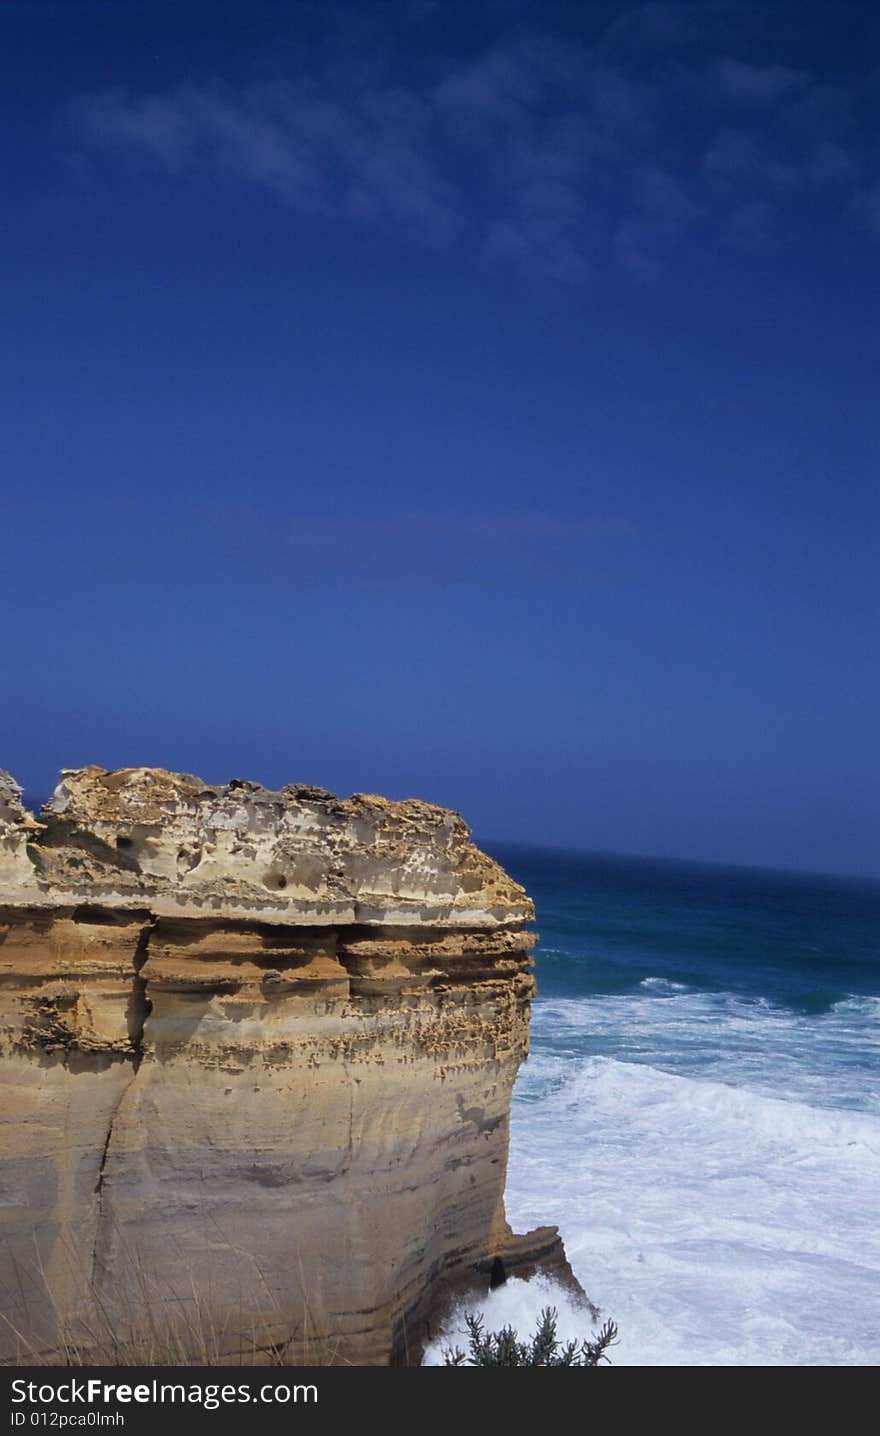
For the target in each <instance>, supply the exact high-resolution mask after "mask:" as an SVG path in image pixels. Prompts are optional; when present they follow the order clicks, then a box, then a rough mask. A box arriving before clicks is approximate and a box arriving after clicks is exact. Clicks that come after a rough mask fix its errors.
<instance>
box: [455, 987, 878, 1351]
mask: <svg viewBox="0 0 880 1436" xmlns="http://www.w3.org/2000/svg"><path fill="white" fill-rule="evenodd" d="M660 995H661V994H659V993H657V992H654V994H653V995H651V992H650V989H649V990H648V993H646V995H645V996H644V997H642V996H640V995H637V996H635V997H626V998H619V999H618V998H609V997H603V998H599V999H592V998H590V999H574V998H572V999H564V1000H563V999H559V1000H554V1001H546V1002H543V1003H540V1004H538V1006H537V1008H536V1014H535V1016H536V1023H535V1036H536V1042H535V1051H534V1055H533V1057H532V1058H531V1059H530V1060H529V1062H528V1063H527V1064H526V1066H525V1068H524V1070H523V1076H522V1079H521V1081H520V1083H519V1084H518V1088H517V1093H516V1097H515V1101H514V1107H513V1119H512V1134H511V1157H510V1171H509V1177H508V1190H507V1209H508V1215H509V1218H510V1220H511V1223H512V1224H513V1226H514V1228H515V1229H516V1230H518V1231H525V1230H527V1229H528V1228H529V1227H532V1226H535V1225H539V1224H543V1223H545V1222H555V1223H557V1224H558V1225H559V1227H560V1229H561V1231H562V1235H563V1237H564V1240H565V1244H566V1249H567V1252H568V1255H569V1258H570V1260H571V1262H572V1265H573V1267H574V1269H575V1272H576V1274H577V1275H578V1277H579V1279H580V1280H581V1282H582V1283H583V1285H584V1287H585V1288H586V1290H587V1291H588V1293H589V1295H590V1297H591V1298H592V1300H593V1301H594V1302H595V1303H596V1304H597V1305H598V1306H599V1307H600V1308H601V1310H602V1315H603V1317H604V1316H606V1315H607V1316H611V1317H613V1318H614V1319H615V1321H616V1322H617V1323H618V1326H619V1328H620V1334H621V1339H620V1344H619V1346H618V1347H617V1348H616V1349H615V1351H614V1353H613V1356H614V1360H615V1363H616V1364H623V1365H728V1364H730V1365H829V1364H832V1365H833V1364H846V1365H873V1364H876V1363H877V1362H878V1361H880V1310H878V1303H877V1291H878V1285H880V1230H878V1225H880V1224H878V1222H877V1200H878V1192H880V1115H878V1107H877V1102H876V1096H877V1093H876V1084H877V1080H878V1074H877V1067H876V1065H873V1064H875V1063H876V1042H877V1035H878V1034H877V1021H876V1019H877V1015H878V1006H880V1005H878V1004H876V1000H872V999H868V1000H864V999H853V1000H852V1002H844V1003H840V1004H838V1006H837V1007H835V1008H833V1009H832V1010H831V1011H830V1012H828V1013H827V1014H823V1015H821V1016H819V1017H816V1016H812V1017H809V1018H807V1017H804V1018H803V1019H802V1018H800V1017H798V1016H797V1015H796V1014H792V1013H786V1012H783V1011H779V1010H775V1009H773V1008H772V1007H771V1006H770V1005H769V1004H761V1003H746V1002H742V1001H740V1000H738V999H734V998H731V997H729V996H723V995H719V996H710V995H706V994H697V993H688V992H684V993H679V994H672V995H663V1000H662V1002H659V1001H658V1000H657V999H658V996H660ZM872 1003H873V1005H872ZM660 1008H662V1013H661V1012H659V1011H658V1009H660ZM710 1038H711V1040H710ZM593 1040H595V1041H597V1042H598V1041H601V1044H602V1046H603V1047H604V1048H605V1049H606V1052H607V1051H608V1050H612V1051H613V1050H615V1049H617V1050H618V1051H619V1052H620V1053H621V1054H623V1053H624V1052H625V1053H626V1054H627V1058H628V1059H629V1058H631V1057H632V1056H633V1055H635V1056H636V1058H637V1060H635V1061H633V1060H620V1058H619V1056H617V1055H613V1056H609V1055H590V1054H589V1047H590V1042H591V1041H593ZM706 1052H711V1057H710V1058H709V1059H708V1060H707V1059H706V1057H705V1054H706ZM664 1069H665V1070H664ZM835 1098H836V1099H837V1101H839V1102H842V1103H843V1106H838V1105H836V1104H835ZM548 1304H554V1305H556V1306H557V1307H558V1308H559V1311H560V1329H561V1333H562V1334H563V1336H566V1337H567V1336H574V1335H578V1334H580V1335H583V1334H584V1331H585V1330H586V1326H587V1323H586V1321H585V1316H584V1312H583V1311H582V1310H578V1309H577V1307H576V1306H574V1305H573V1304H572V1303H571V1301H570V1300H569V1298H568V1297H567V1296H566V1294H565V1293H564V1292H562V1291H560V1290H558V1289H557V1290H554V1289H553V1288H552V1287H548V1285H547V1284H546V1283H544V1282H532V1283H525V1282H509V1283H508V1284H507V1285H506V1286H505V1287H503V1288H501V1289H500V1290H498V1291H496V1292H493V1293H492V1294H491V1296H490V1297H489V1298H488V1299H487V1301H486V1303H485V1306H484V1309H485V1311H486V1316H487V1320H488V1321H489V1322H490V1323H491V1325H492V1326H493V1327H495V1326H498V1325H501V1324H503V1323H505V1322H511V1323H512V1324H513V1325H515V1326H517V1328H518V1329H519V1330H520V1333H521V1335H522V1334H525V1332H526V1330H527V1329H531V1328H532V1327H533V1326H534V1320H535V1317H536V1316H537V1314H538V1312H539V1310H540V1308H541V1307H542V1306H546V1305H548ZM449 1339H453V1340H456V1341H457V1342H458V1344H460V1345H465V1344H466V1343H465V1341H464V1337H463V1322H462V1319H461V1316H459V1319H458V1321H457V1323H456V1322H454V1323H453V1324H452V1326H451V1327H450V1329H449V1331H448V1333H447V1335H446V1338H445V1340H446V1341H447V1342H448V1340H449ZM443 1344H444V1342H443V1340H441V1341H440V1342H438V1344H437V1346H436V1347H435V1348H433V1350H432V1352H431V1353H430V1354H429V1359H430V1360H432V1361H435V1362H436V1361H438V1360H440V1359H442V1358H441V1355H440V1352H441V1350H442V1346H443Z"/></svg>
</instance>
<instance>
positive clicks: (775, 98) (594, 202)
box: [71, 3, 880, 282]
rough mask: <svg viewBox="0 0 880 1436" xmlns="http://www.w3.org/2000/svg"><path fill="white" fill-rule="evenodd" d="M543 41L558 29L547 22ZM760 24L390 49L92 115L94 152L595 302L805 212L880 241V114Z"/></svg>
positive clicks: (625, 27)
mask: <svg viewBox="0 0 880 1436" xmlns="http://www.w3.org/2000/svg"><path fill="white" fill-rule="evenodd" d="M535 13H536V14H537V16H538V18H539V19H540V14H541V12H540V10H538V11H537V12H535ZM755 24H756V15H755V9H754V7H749V6H741V5H738V4H723V3H722V4H713V3H709V4H707V5H705V6H703V5H700V6H694V5H682V4H649V5H641V6H634V7H633V8H632V9H631V10H629V11H628V12H625V13H624V14H623V15H622V16H621V17H620V18H619V19H618V20H617V21H615V22H614V24H612V25H610V26H609V27H608V28H607V29H606V31H605V32H604V33H603V34H601V35H599V36H597V37H596V39H595V41H594V43H592V44H591V45H589V46H586V45H578V44H573V43H571V42H570V41H565V42H563V41H562V40H561V39H560V38H558V37H556V36H554V35H551V34H548V33H546V30H544V29H540V28H538V29H533V30H532V31H531V32H529V33H524V32H523V31H522V30H520V31H518V32H517V33H516V35H505V34H504V33H499V35H498V36H497V37H496V39H495V40H494V42H493V43H491V44H490V45H488V46H487V47H486V48H485V49H484V50H483V51H481V52H479V53H476V54H472V55H471V56H469V57H468V58H467V59H466V60H458V61H452V60H449V59H448V58H444V57H443V56H441V55H440V54H425V55H422V57H421V60H422V63H421V65H420V68H419V72H418V77H417V78H414V75H413V67H412V65H411V64H407V65H404V64H403V63H402V62H401V60H400V59H399V57H398V58H397V59H396V58H395V51H394V46H393V44H392V43H391V42H390V40H387V41H386V42H385V43H383V44H382V45H380V46H378V47H377V49H376V54H375V56H372V57H371V58H370V60H369V62H368V63H362V64H351V63H340V61H339V59H338V57H331V58H330V59H329V60H328V59H327V58H326V57H325V59H324V60H323V61H322V62H321V63H319V64H316V63H310V64H309V65H305V64H300V65H292V66H289V67H287V68H283V67H281V66H279V65H275V66H274V67H273V68H272V70H271V75H270V78H268V79H267V78H266V77H265V75H263V76H262V77H261V78H259V79H252V80H249V81H246V82H239V83H236V84H232V83H224V82H222V81H219V80H213V81H211V82H210V83H209V82H201V83H194V82H189V83H182V84H180V85H178V86H176V87H175V88H171V89H168V90H165V91H161V92H157V93H154V94H138V93H133V92H131V91H126V90H122V89H120V90H115V91H112V92H105V93H101V94H91V95H84V96H81V97H79V99H78V100H77V101H76V102H75V103H74V105H73V107H72V110H71V115H72V122H73V125H74V128H75V130H76V133H77V135H78V137H79V140H80V142H81V145H82V146H83V147H85V149H87V150H88V151H91V152H94V151H97V150H99V149H100V150H104V151H106V152H115V153H126V154H128V155H139V156H141V157H142V158H143V159H145V160H147V161H148V162H150V163H153V164H155V165H158V166H160V167H161V168H162V169H164V170H165V171H167V172H168V174H169V175H170V176H173V177H176V178H177V179H182V178H184V177H186V176H189V175H197V174H200V175H208V176H210V175H215V176H223V177H226V178H227V179H231V180H235V181H239V182H241V183H247V184H250V185H254V186H258V187H260V188H262V189H264V190H267V191H270V192H271V193H272V194H274V195H275V196H276V197H277V198H278V199H279V200H280V201H281V202H283V203H284V204H285V205H287V206H289V207H290V208H291V209H292V210H294V211H296V212H297V213H299V214H301V215H305V216H316V217H323V218H325V219H337V220H340V219H342V220H346V221H349V222H355V223H360V224H372V225H379V226H386V227H388V229H389V230H393V231H394V233H395V234H398V235H408V236H410V237H411V238H416V239H418V240H420V241H422V242H426V243H429V244H432V245H440V246H443V245H447V246H448V245H459V246H462V247H464V248H466V249H467V248H469V249H470V250H471V251H475V252H476V253H478V254H480V255H482V256H484V257H485V258H486V259H491V260H504V261H507V262H513V263H515V264H516V265H519V266H521V267H522V268H524V269H526V270H528V271H531V272H533V273H542V274H548V275H551V276H553V277H555V278H557V279H561V280H565V281H571V282H579V281H582V280H584V279H585V278H587V277H588V276H589V275H590V274H591V273H593V272H595V270H596V269H597V268H601V267H602V266H605V265H607V264H608V263H611V264H615V265H617V266H619V267H620V268H621V269H622V270H624V271H625V272H626V273H628V274H630V275H632V276H634V277H637V278H640V279H645V278H651V277H654V276H656V275H657V274H658V273H660V272H662V269H663V267H664V265H665V264H666V263H667V262H669V259H670V257H671V256H672V255H673V254H674V252H675V250H676V248H677V247H678V246H679V245H680V244H681V243H682V241H683V240H685V239H686V238H687V236H689V235H695V234H701V235H703V236H704V237H708V238H709V239H711V238H712V236H713V235H714V236H721V237H734V238H735V237H736V236H737V235H739V234H743V233H749V234H752V235H755V234H758V233H763V234H766V233H767V232H768V230H769V229H770V228H771V227H772V225H773V224H774V223H776V222H779V221H780V220H781V219H783V218H784V216H785V214H786V213H787V212H789V211H790V210H791V209H792V208H793V207H795V206H797V205H798V204H799V203H800V202H802V201H803V200H804V199H805V198H809V196H811V195H812V194H815V193H817V192H821V191H823V190H825V189H827V188H828V187H829V186H831V187H834V188H836V190H837V192H838V196H839V203H838V208H839V210H840V211H841V213H842V214H848V215H850V216H851V218H853V219H855V220H856V221H857V222H865V221H866V220H867V222H868V224H869V225H873V224H874V223H875V218H874V217H875V215H876V211H877V204H876V194H877V192H878V183H880V174H878V167H877V165H876V164H874V168H873V172H872V162H873V160H874V159H875V157H874V156H873V155H872V152H871V149H870V146H869V144H868V142H867V140H866V138H865V136H866V135H867V134H869V133H870V125H869V123H868V121H869V119H870V118H871V114H873V118H876V107H877V102H878V101H877V95H876V93H874V92H872V90H871V87H870V84H869V83H868V81H866V84H865V86H863V87H849V88H847V87H844V86H841V85H839V84H836V83H830V82H829V81H828V80H827V79H825V78H822V77H817V76H814V75H811V74H809V73H807V72H806V71H805V70H803V69H802V68H799V67H796V66H793V65H790V64H788V63H786V57H785V56H779V57H776V58H767V57H765V58H764V59H762V60H761V61H760V62H759V61H758V60H756V59H755V58H754V55H752V53H751V51H750V43H751V38H752V31H753V30H754V28H755Z"/></svg>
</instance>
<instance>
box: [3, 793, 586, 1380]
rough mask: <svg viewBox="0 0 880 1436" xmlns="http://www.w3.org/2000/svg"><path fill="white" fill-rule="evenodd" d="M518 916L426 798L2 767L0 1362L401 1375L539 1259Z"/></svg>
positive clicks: (509, 888)
mask: <svg viewBox="0 0 880 1436" xmlns="http://www.w3.org/2000/svg"><path fill="white" fill-rule="evenodd" d="M532 915H533V913H532V906H531V903H530V901H529V899H528V897H527V896H526V894H525V892H524V891H523V889H522V888H521V887H519V886H518V885H517V884H516V883H514V882H513V881H512V880H511V879H510V878H509V877H508V876H507V875H506V874H505V873H504V872H503V871H502V869H501V868H499V867H498V865H497V864H496V863H494V862H493V861H492V860H491V859H490V858H488V857H487V856H486V855H485V854H483V853H481V852H479V850H478V849H477V848H475V847H474V846H473V844H472V843H471V842H470V839H469V832H468V829H467V827H466V826H465V824H464V823H463V822H462V820H461V818H459V817H458V816H457V814H454V813H451V812H448V811H446V810H444V809H441V808H437V807H434V806H433V805H431V804H428V803H423V802H416V801H407V802H400V803H395V802H389V801H387V800H385V799H383V798H378V797H367V796H363V795H356V796H355V797H353V798H348V799H345V800H341V799H339V798H337V797H335V796H333V795H332V794H330V793H327V792H324V791H323V790H321V789H318V788H310V787H305V786H302V785H293V786H290V787H287V788H283V789H282V790H281V791H280V792H269V791H267V790H266V789H264V788H262V787H260V786H259V785H257V784H255V783H246V782H232V783H229V784H227V785H225V786H222V787H220V786H211V785H209V784H205V783H203V782H202V781H201V780H200V779H198V778H195V777H192V776H189V775H184V774H174V773H167V772H164V771H162V770H158V769H144V768H138V769H123V770H119V771H115V772H110V771H107V770H105V769H102V768H96V767H89V768H84V769H80V770H76V771H71V772H65V773H64V774H63V775H62V781H61V783H60V785H59V787H58V788H57V790H56V792H55V795H54V797H53V798H52V800H51V801H50V802H49V803H48V804H47V805H46V806H45V807H44V808H43V810H42V812H41V814H40V817H39V819H36V818H34V817H33V816H32V815H31V814H29V813H27V812H26V811H25V809H24V808H23V806H22V803H21V794H20V790H19V789H18V787H17V785H16V784H15V783H14V782H13V780H12V779H11V778H9V777H8V775H6V774H0V1067H2V1081H3V1103H2V1117H0V1120H2V1127H0V1132H2V1149H0V1156H2V1161H0V1222H2V1235H3V1243H2V1248H0V1284H2V1293H3V1295H2V1303H3V1305H2V1314H3V1315H4V1317H5V1320H4V1321H3V1322H2V1323H0V1327H2V1330H0V1352H2V1356H3V1359H5V1360H7V1361H10V1360H11V1361H16V1360H25V1359H27V1358H29V1357H34V1356H43V1357H45V1356H47V1355H51V1354H52V1353H53V1352H56V1353H57V1352H58V1350H59V1349H60V1348H61V1347H63V1346H64V1344H65V1343H68V1344H69V1343H71V1341H75V1342H76V1343H78V1344H77V1345H76V1350H77V1351H83V1352H85V1351H86V1349H87V1348H88V1347H89V1343H90V1342H91V1344H92V1347H93V1348H95V1350H93V1353H92V1354H93V1355H94V1354H96V1355H98V1356H99V1357H100V1356H101V1355H102V1354H103V1355H104V1357H105V1358H106V1359H112V1358H113V1352H112V1351H107V1350H106V1349H105V1350H104V1351H103V1353H102V1352H101V1351H100V1350H97V1349H96V1348H98V1347H100V1346H101V1345H102V1344H103V1345H104V1347H105V1348H106V1345H107V1334H108V1331H110V1330H111V1329H112V1330H113V1331H115V1332H117V1333H118V1332H120V1331H124V1332H126V1333H135V1334H138V1333H140V1334H138V1336H137V1339H139V1340H142V1341H146V1340H147V1339H148V1337H149V1332H152V1336H151V1337H149V1340H152V1342H153V1350H154V1352H155V1353H156V1354H160V1355H161V1354H166V1353H163V1352H162V1351H161V1343H162V1341H168V1340H170V1339H171V1338H170V1337H169V1335H168V1334H169V1333H171V1334H172V1336H173V1342H174V1344H175V1346H176V1347H177V1348H179V1351H180V1353H181V1354H184V1353H185V1352H187V1351H188V1352H190V1353H191V1354H192V1356H193V1358H194V1359H197V1358H198V1357H199V1355H202V1356H204V1355H205V1354H206V1353H209V1354H210V1355H212V1356H218V1355H226V1356H229V1357H233V1358H237V1357H239V1356H244V1357H245V1358H246V1359H253V1360H261V1359H266V1360H269V1359H274V1358H275V1357H276V1356H278V1355H279V1354H283V1356H284V1358H285V1359H288V1360H291V1361H297V1360H306V1361H309V1360H328V1359H337V1360H345V1361H353V1362H356V1363H381V1362H387V1361H389V1360H391V1361H404V1360H407V1359H414V1358H415V1357H416V1356H417V1354H418V1351H419V1349H420V1347H421V1344H422V1342H423V1340H424V1338H425V1336H426V1334H427V1333H428V1331H429V1330H430V1325H431V1322H432V1320H433V1318H434V1317H435V1315H436V1313H437V1311H438V1308H439V1306H440V1304H441V1303H442V1301H443V1300H444V1298H446V1297H447V1296H448V1294H449V1293H450V1292H453V1291H455V1290H458V1289H462V1288H465V1287H467V1286H468V1285H471V1284H473V1283H475V1282H485V1281H487V1280H488V1279H489V1277H490V1276H492V1275H494V1277H495V1278H497V1277H499V1276H500V1275H502V1274H503V1273H505V1272H510V1271H517V1272H525V1271H529V1270H531V1269H534V1268H535V1266H536V1265H540V1266H543V1267H544V1268H545V1269H556V1270H557V1271H561V1270H564V1269H565V1263H564V1256H563V1255H562V1251H561V1246H560V1244H559V1241H558V1237H557V1236H556V1233H555V1230H554V1229H552V1228H542V1229H540V1230H539V1231H537V1232H534V1233H531V1234H529V1236H528V1237H525V1238H514V1237H513V1236H512V1234H511V1232H510V1229H509V1227H508V1225H507V1222H506V1220H505V1216H504V1205H503V1191H504V1179H505V1169H506V1161H507V1142H508V1118H509V1103H510V1092H511V1087H512V1084H513V1080H514V1077H515V1075H516V1071H517V1068H518V1066H519V1063H520V1061H521V1060H522V1058H523V1056H524V1055H525V1053H526V1051H527V1048H528V1020H529V1000H530V997H531V995H532V990H533V979H532V976H531V973H530V971H529V948H530V944H531V942H532V937H531V934H530V933H529V931H528V929H527V926H526V925H527V923H528V922H529V920H530V919H531V917H532ZM142 1326H143V1327H145V1328H148V1329H149V1331H148V1336H144V1335H143V1333H141V1332H140V1328H141V1327H142ZM133 1339H134V1338H133ZM171 1354H172V1355H173V1354H174V1353H173V1352H172V1353H171ZM117 1355H118V1353H117Z"/></svg>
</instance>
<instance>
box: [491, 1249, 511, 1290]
mask: <svg viewBox="0 0 880 1436" xmlns="http://www.w3.org/2000/svg"><path fill="white" fill-rule="evenodd" d="M506 1281H507V1272H506V1271H505V1268H504V1262H503V1261H502V1260H501V1258H500V1257H498V1256H497V1257H496V1258H495V1260H494V1261H493V1263H492V1269H491V1271H490V1272H489V1290H490V1291H495V1289H496V1288H497V1287H499V1286H503V1285H504V1283H505V1282H506Z"/></svg>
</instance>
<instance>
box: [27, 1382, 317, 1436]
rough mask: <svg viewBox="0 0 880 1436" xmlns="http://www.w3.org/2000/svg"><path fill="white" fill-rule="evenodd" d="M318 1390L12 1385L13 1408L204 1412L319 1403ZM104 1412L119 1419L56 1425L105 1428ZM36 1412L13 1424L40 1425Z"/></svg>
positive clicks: (273, 1385)
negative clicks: (195, 1408)
mask: <svg viewBox="0 0 880 1436" xmlns="http://www.w3.org/2000/svg"><path fill="white" fill-rule="evenodd" d="M317 1400H318V1388H317V1386H314V1385H303V1386H288V1385H286V1384H285V1383H284V1382H266V1383H264V1384H263V1385H261V1386H256V1385H253V1386H252V1385H251V1383H250V1382H239V1383H237V1384H235V1385H232V1384H225V1385H221V1384H220V1383H219V1382H218V1383H215V1382H209V1383H207V1384H203V1383H201V1382H165V1381H156V1380H153V1381H139V1382H138V1383H137V1384H136V1385H134V1386H133V1385H131V1384H130V1383H128V1382H125V1381H101V1380H99V1379H98V1378H97V1377H90V1378H89V1379H88V1380H87V1381H77V1380H75V1379H74V1380H70V1381H58V1382H49V1381H44V1382H36V1381H23V1380H18V1379H17V1380H15V1381H13V1382H12V1404H13V1406H22V1405H25V1406H56V1405H61V1406H96V1405H102V1406H120V1405H121V1406H127V1405H130V1404H136V1405H139V1406H163V1405H171V1406H174V1405H177V1406H187V1405H189V1406H201V1407H202V1409H203V1410H204V1411H216V1410H218V1408H219V1407H221V1406H235V1405H248V1404H259V1403H260V1402H263V1403H265V1404H267V1405H269V1404H271V1405H278V1406H287V1405H291V1404H294V1405H295V1404H298V1403H308V1402H311V1403H312V1404H315V1403H317ZM99 1414H103V1415H105V1416H107V1422H108V1424H109V1423H110V1422H113V1424H116V1423H115V1421H114V1418H113V1417H112V1416H109V1415H107V1413H98V1412H96V1411H92V1412H88V1413H87V1412H71V1413H70V1420H69V1421H68V1422H58V1423H53V1424H59V1425H71V1426H74V1425H76V1426H80V1425H82V1426H85V1425H97V1424H102V1425H103V1424H104V1423H103V1422H100V1423H99V1422H97V1421H96V1420H95V1417H97V1416H98V1415H99ZM39 1415H40V1413H38V1412H36V1411H31V1412H27V1411H21V1410H18V1411H13V1413H12V1425H13V1426H24V1425H26V1424H30V1425H35V1424H40V1423H39V1419H38V1421H37V1422H34V1419H33V1418H34V1416H37V1417H38V1418H39Z"/></svg>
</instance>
